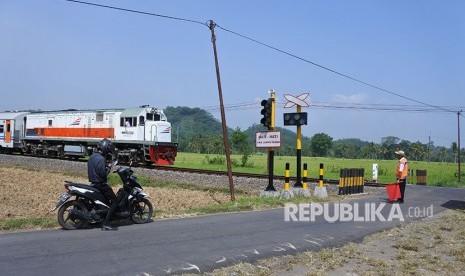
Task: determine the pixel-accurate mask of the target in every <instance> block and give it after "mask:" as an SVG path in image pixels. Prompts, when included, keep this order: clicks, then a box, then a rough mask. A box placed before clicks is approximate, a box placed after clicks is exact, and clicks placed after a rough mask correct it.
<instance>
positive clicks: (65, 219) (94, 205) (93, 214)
mask: <svg viewBox="0 0 465 276" xmlns="http://www.w3.org/2000/svg"><path fill="white" fill-rule="evenodd" d="M116 163H117V162H115V163H114V165H116ZM113 173H117V174H118V175H119V177H120V178H121V181H122V182H123V187H122V188H120V189H119V190H118V192H117V193H116V197H117V198H118V207H117V208H116V210H115V213H114V215H113V218H112V219H127V218H130V219H131V220H132V221H133V222H134V223H137V224H141V223H147V222H150V221H151V220H152V214H153V206H152V203H151V202H150V201H149V200H148V196H147V194H146V193H144V192H143V191H142V186H141V184H140V183H139V181H138V179H137V177H136V176H135V175H134V171H133V170H132V169H131V167H123V166H121V167H119V168H118V169H117V170H116V171H114V172H113ZM64 186H65V189H66V190H67V192H66V193H63V194H62V195H61V196H60V197H59V201H58V203H57V204H56V206H55V208H53V210H52V212H53V211H55V210H56V209H58V223H59V224H60V225H61V227H63V228H64V229H67V230H75V229H82V228H86V227H88V226H89V225H99V224H101V223H102V222H103V221H104V220H105V218H106V215H107V213H108V210H109V205H110V204H109V202H108V200H107V199H106V198H105V197H104V196H103V194H102V193H101V192H100V191H99V190H97V189H96V188H94V187H92V186H91V185H88V184H81V183H73V182H69V181H65V184H64ZM73 197H74V198H73Z"/></svg>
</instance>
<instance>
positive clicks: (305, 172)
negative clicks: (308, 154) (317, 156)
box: [302, 163, 308, 190]
mask: <svg viewBox="0 0 465 276" xmlns="http://www.w3.org/2000/svg"><path fill="white" fill-rule="evenodd" d="M307 174H308V173H307V163H304V171H303V176H302V190H307Z"/></svg>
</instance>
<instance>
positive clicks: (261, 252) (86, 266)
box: [0, 186, 465, 275]
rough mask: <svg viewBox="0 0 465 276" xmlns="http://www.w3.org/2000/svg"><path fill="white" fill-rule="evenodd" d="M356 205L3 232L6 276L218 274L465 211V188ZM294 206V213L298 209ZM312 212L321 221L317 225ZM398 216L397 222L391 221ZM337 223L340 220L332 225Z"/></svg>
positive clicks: (0, 243) (1, 262) (1, 267)
mask: <svg viewBox="0 0 465 276" xmlns="http://www.w3.org/2000/svg"><path fill="white" fill-rule="evenodd" d="M350 205H351V206H352V207H348V205H347V202H345V203H343V204H341V205H335V204H332V203H331V204H329V205H328V207H327V211H328V212H327V215H326V216H325V213H324V212H323V211H322V210H324V208H326V207H322V206H320V207H322V208H323V209H321V210H320V209H319V206H317V205H312V206H306V205H301V207H302V209H301V210H300V212H296V213H293V214H294V216H292V215H289V216H288V217H289V218H290V219H291V221H285V209H283V208H279V209H273V210H267V211H258V212H246V213H228V214H219V215H211V216H202V217H196V218H187V219H173V220H164V221H154V222H152V223H149V224H144V225H134V224H130V225H121V226H120V227H119V230H118V231H109V232H103V231H101V230H100V229H99V228H97V229H89V230H78V231H65V230H47V231H32V232H17V233H3V234H0V275H165V274H171V273H182V272H197V273H198V272H204V271H211V270H213V269H215V268H218V267H222V266H227V265H231V264H234V263H238V262H240V261H245V262H252V261H254V260H256V259H260V258H265V257H270V256H279V255H283V254H294V253H296V252H302V251H306V250H320V249H322V248H324V247H332V246H337V245H341V244H344V243H347V242H350V241H360V240H362V239H363V237H365V236H366V235H370V234H372V233H376V232H379V231H381V230H384V229H389V228H391V227H393V226H395V225H399V224H401V223H406V222H409V221H412V220H416V219H423V218H425V217H427V216H431V215H433V216H434V215H435V214H437V213H439V212H442V211H444V210H445V209H446V208H461V209H465V189H446V188H436V187H424V186H408V187H407V191H406V202H405V203H404V204H391V203H387V197H386V196H385V195H382V196H379V195H378V196H371V197H364V198H359V199H354V200H352V201H350ZM341 206H342V207H341ZM291 207H292V208H288V209H287V210H288V211H295V210H298V209H294V207H295V206H291ZM357 207H358V209H357V210H356V209H355V208H357ZM335 208H336V210H339V211H341V209H340V208H345V209H343V210H342V211H344V212H345V213H344V212H343V213H344V215H341V212H339V216H336V215H335V214H336V212H335ZM348 208H353V209H352V210H351V211H347V210H349V209H348ZM320 211H321V215H318V213H319V212H320ZM291 213H292V212H291ZM310 213H312V214H314V215H315V220H313V221H312V220H311V216H310ZM390 215H391V218H392V221H387V220H389V216H390ZM293 218H297V219H300V221H292V219H293ZM334 218H338V219H337V220H336V221H335V222H333V223H329V222H328V219H329V220H333V219H334ZM365 220H366V221H365ZM384 220H386V221H384Z"/></svg>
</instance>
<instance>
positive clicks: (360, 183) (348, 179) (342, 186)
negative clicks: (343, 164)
mask: <svg viewBox="0 0 465 276" xmlns="http://www.w3.org/2000/svg"><path fill="white" fill-rule="evenodd" d="M364 175H365V170H364V169H341V171H340V174H339V177H340V178H339V195H350V194H359V193H363V188H364V184H365V176H364Z"/></svg>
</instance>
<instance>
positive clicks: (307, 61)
mask: <svg viewBox="0 0 465 276" xmlns="http://www.w3.org/2000/svg"><path fill="white" fill-rule="evenodd" d="M216 26H217V27H218V28H220V29H222V30H224V31H226V32H229V33H232V34H234V35H236V36H239V37H242V38H244V39H247V40H250V41H252V42H255V43H257V44H260V45H262V46H265V47H267V48H270V49H272V50H275V51H277V52H280V53H283V54H285V55H288V56H290V57H293V58H295V59H298V60H301V61H304V62H306V63H309V64H311V65H314V66H316V67H319V68H321V69H324V70H326V71H329V72H331V73H334V74H336V75H339V76H342V77H345V78H347V79H350V80H353V81H356V82H358V83H361V84H364V85H366V86H369V87H371V88H374V89H377V90H380V91H382V92H386V93H389V94H391V95H394V96H397V97H400V98H403V99H406V100H409V101H413V102H416V103H419V104H422V105H426V106H429V107H433V108H437V109H441V110H443V111H446V112H452V113H456V111H453V110H448V109H444V108H442V107H440V106H436V105H431V104H428V103H425V102H422V101H419V100H415V99H413V98H410V97H407V96H403V95H400V94H398V93H395V92H392V91H389V90H387V89H384V88H381V87H379V86H376V85H373V84H370V83H368V82H365V81H362V80H359V79H357V78H355V77H351V76H349V75H346V74H343V73H340V72H338V71H336V70H333V69H330V68H328V67H326V66H323V65H320V64H318V63H315V62H313V61H310V60H308V59H305V58H302V57H299V56H297V55H295V54H292V53H289V52H287V51H284V50H281V49H279V48H276V47H273V46H271V45H269V44H266V43H263V42H260V41H258V40H256V39H253V38H250V37H248V36H245V35H242V34H240V33H237V32H234V31H231V30H228V29H226V28H223V27H221V26H219V25H218V24H217V25H216Z"/></svg>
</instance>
